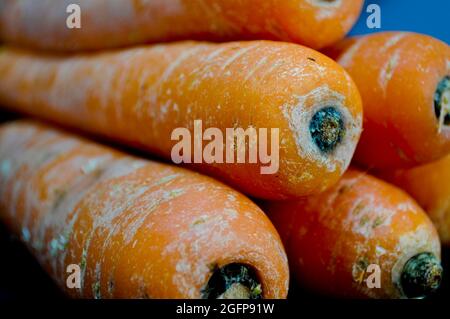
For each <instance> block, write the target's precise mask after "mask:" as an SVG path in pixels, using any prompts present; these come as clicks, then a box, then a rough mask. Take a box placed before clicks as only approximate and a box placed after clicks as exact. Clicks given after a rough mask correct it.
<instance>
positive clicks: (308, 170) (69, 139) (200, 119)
mask: <svg viewBox="0 0 450 319" xmlns="http://www.w3.org/2000/svg"><path fill="white" fill-rule="evenodd" d="M69 5H70V8H71V10H73V12H72V11H71V10H69V7H68V6H69ZM362 5H363V1H362V0H358V1H355V0H331V1H323V0H289V1H274V0H268V1H256V0H255V1H254V0H250V1H240V0H208V1H203V0H202V1H200V0H177V1H175V0H167V1H157V0H146V1H144V0H135V1H131V0H111V1H107V2H106V1H101V0H77V1H57V2H54V1H50V0H42V1H34V0H23V1H6V2H1V3H0V41H2V42H4V45H3V46H2V47H0V105H1V106H2V107H4V108H5V110H8V112H12V113H15V114H18V115H19V116H21V117H31V118H33V119H20V120H16V121H11V120H9V121H6V122H5V123H2V124H1V125H0V220H1V221H2V222H3V223H5V224H6V225H7V226H8V227H9V229H11V232H12V233H15V234H16V235H18V237H19V238H20V239H21V240H22V241H23V242H24V243H25V244H26V245H27V247H28V248H29V249H30V251H31V252H32V254H33V255H34V256H35V257H36V259H37V260H38V261H39V263H40V264H41V265H42V267H43V268H44V269H45V270H46V272H47V273H48V274H49V275H50V276H51V277H52V278H53V279H54V280H55V282H56V283H57V284H58V285H59V286H60V288H61V289H62V290H64V291H65V292H66V293H67V295H68V296H71V297H76V298H219V299H222V298H225V299H233V298H239V299H240V298H244V299H259V298H286V297H287V296H288V287H289V286H290V283H289V278H292V279H293V280H295V282H296V285H297V286H300V287H302V288H303V289H305V290H307V291H310V292H314V293H316V294H319V295H325V296H332V297H337V298H424V297H428V296H430V295H432V294H433V293H435V292H436V291H437V290H438V289H439V287H440V284H441V281H442V278H443V276H444V273H445V269H443V266H442V265H441V245H442V244H443V245H444V246H445V247H446V246H448V245H450V209H449V208H450V104H449V100H450V48H449V46H448V45H447V44H445V43H443V42H441V41H439V40H437V39H434V38H432V37H429V36H425V35H420V34H415V33H407V32H385V33H383V32H381V33H376V34H372V35H367V36H360V37H356V38H345V35H346V34H347V32H348V31H349V29H350V28H351V27H352V25H353V24H354V23H355V22H356V20H357V18H358V16H359V13H360V12H361V9H362ZM66 9H67V10H66ZM77 10H80V13H81V16H80V17H78V18H77V17H76V12H77ZM43 17H45V18H43ZM68 19H75V20H73V21H69V20H68ZM77 19H80V22H81V26H80V28H77V27H76V26H75V27H68V26H66V24H67V23H69V22H70V23H74V21H75V22H76V20H77ZM206 41H214V42H206ZM319 49H320V50H321V52H318V51H316V50H319ZM42 121H47V122H42ZM199 123H200V124H199ZM55 125H58V126H59V127H54V126H55ZM180 129H181V130H182V129H184V130H187V131H188V132H190V134H191V135H192V136H194V137H193V138H192V139H189V140H188V141H187V144H186V145H187V146H186V147H187V148H184V147H183V148H181V147H180V146H179V145H180V144H177V142H179V138H181V137H184V135H183V134H184V133H180V132H185V131H180ZM239 129H240V130H241V131H242V132H244V133H245V134H246V135H245V137H244V138H243V139H241V140H240V139H239V137H237V136H236V135H234V136H233V135H231V139H230V138H229V137H228V136H226V132H229V131H230V130H231V131H234V132H236V131H237V130H239ZM265 129H269V131H268V133H264V132H265V131H264V130H265ZM271 129H272V130H271ZM274 129H275V130H274ZM66 130H73V131H71V132H67V131H66ZM197 130H200V131H202V132H201V133H202V134H203V135H202V136H201V137H200V140H199V139H198V138H197V137H195V134H196V133H195V132H197ZM203 130H204V133H203ZM217 131H219V132H222V134H223V136H222V134H220V135H221V136H222V137H223V139H222V138H218V133H217ZM213 132H214V133H213ZM251 132H256V133H257V134H259V138H261V137H263V139H262V140H261V139H257V138H256V137H255V138H254V139H253V138H252V135H251ZM86 133H87V134H89V137H86V136H80V134H86ZM94 138H100V139H101V141H102V143H103V144H107V145H102V144H99V142H98V141H97V142H94V141H92V140H91V139H94ZM202 138H203V139H204V140H201V139H202ZM215 138H218V139H217V140H216V139H215ZM230 140H231V142H230ZM265 140H267V142H268V144H269V145H265V144H264V142H266V141H265ZM208 141H214V142H211V143H210V144H208ZM229 142H230V143H229ZM108 144H110V145H108ZM241 144H242V145H243V146H244V147H245V150H246V152H245V153H244V155H243V156H242V157H241V156H240V154H239V145H241ZM114 146H116V147H117V146H124V147H125V150H122V151H118V150H115V149H114V148H113V147H114ZM205 146H206V148H205ZM133 149H134V150H139V151H140V152H139V156H137V155H135V154H134V155H132V154H126V153H127V152H132V150H133ZM186 149H190V150H192V151H193V152H192V153H191V152H186ZM206 149H208V150H209V155H210V157H213V158H214V159H217V158H222V159H226V160H228V159H232V160H231V161H226V160H223V161H217V160H211V158H209V160H208V159H205V158H204V157H205V154H207V152H206ZM251 150H258V152H257V153H256V155H255V156H253V155H252V153H251ZM212 154H213V155H212ZM147 155H148V156H154V157H156V160H158V159H159V160H163V161H166V162H168V163H159V162H157V161H155V159H152V160H150V159H145V158H144V157H146V156H147ZM171 162H172V163H171ZM180 164H182V165H183V166H185V167H186V168H184V167H175V166H177V165H178V166H179V165H180ZM188 169H191V170H188ZM192 170H193V171H196V172H193V171H192ZM246 195H248V196H252V198H254V199H255V201H257V203H258V204H256V203H255V202H254V201H252V200H251V199H249V198H248V197H246ZM77 269H78V270H79V271H80V274H79V276H78V277H76V276H75V277H74V276H70V274H71V271H77ZM77 278H78V279H79V286H76V285H75V286H76V287H73V285H71V281H73V280H75V281H76V279H77ZM75 281H74V282H75ZM74 282H72V284H73V283H74Z"/></svg>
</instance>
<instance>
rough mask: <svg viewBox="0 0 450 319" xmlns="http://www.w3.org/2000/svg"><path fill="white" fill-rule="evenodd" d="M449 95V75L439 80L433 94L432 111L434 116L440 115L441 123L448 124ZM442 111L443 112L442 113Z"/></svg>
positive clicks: (449, 118) (449, 115)
mask: <svg viewBox="0 0 450 319" xmlns="http://www.w3.org/2000/svg"><path fill="white" fill-rule="evenodd" d="M449 95H450V76H449V75H447V76H446V77H444V78H443V79H442V80H441V82H439V84H438V86H437V89H436V93H435V94H434V111H435V113H436V117H437V118H438V119H440V118H441V117H442V116H443V117H444V119H443V124H444V125H450V111H449V110H448V108H449V100H448V99H449ZM442 112H444V114H442Z"/></svg>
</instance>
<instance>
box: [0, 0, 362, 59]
mask: <svg viewBox="0 0 450 319" xmlns="http://www.w3.org/2000/svg"><path fill="white" fill-rule="evenodd" d="M69 4H72V5H74V4H75V5H79V6H80V12H81V15H80V20H79V21H80V23H81V25H80V28H74V29H71V28H68V27H67V22H69V26H71V23H73V22H77V21H76V19H74V16H73V15H70V14H69V13H67V8H68V5H69ZM362 5H363V0H343V1H342V0H341V1H339V0H331V1H323V0H285V1H278V0H265V1H260V0H247V1H241V0H208V1H205V0H165V1H161V0H150V1H148V0H134V1H131V0H110V1H101V0H97V1H94V0H73V1H49V0H47V1H35V0H22V1H6V3H4V4H3V10H2V11H0V32H1V33H0V36H1V38H3V39H4V40H5V41H6V42H10V43H13V44H16V45H21V46H27V47H31V48H34V49H44V50H58V51H77V50H93V49H105V48H114V47H122V46H129V45H133V44H141V43H148V42H162V41H168V40H181V39H201V40H219V41H224V40H231V39H235V40H239V39H267V40H284V41H289V42H296V43H299V44H304V45H307V46H309V47H312V48H316V49H317V48H322V47H324V46H328V45H331V44H333V43H335V42H337V41H338V40H340V39H342V38H343V37H344V36H345V34H346V33H347V32H348V31H349V30H350V28H351V27H352V26H353V24H354V23H355V22H356V20H357V19H358V17H359V14H360V12H361V8H362ZM69 9H70V10H69V11H70V12H72V13H76V11H72V10H73V9H71V8H69ZM42 17H45V19H43V18H42ZM71 27H72V26H71Z"/></svg>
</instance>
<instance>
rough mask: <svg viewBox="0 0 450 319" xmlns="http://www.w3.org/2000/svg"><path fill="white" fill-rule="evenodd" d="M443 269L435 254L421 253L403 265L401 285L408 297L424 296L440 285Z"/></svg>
mask: <svg viewBox="0 0 450 319" xmlns="http://www.w3.org/2000/svg"><path fill="white" fill-rule="evenodd" d="M442 273H443V269H442V266H441V264H440V262H439V260H438V259H437V258H436V256H435V255H433V254H431V253H421V254H418V255H416V256H414V257H412V258H411V259H409V260H408V262H407V263H406V264H405V266H404V267H403V271H402V274H401V278H400V280H401V286H402V289H403V292H404V293H405V295H406V297H408V298H424V297H427V296H429V295H430V294H432V293H433V292H434V291H436V290H437V289H438V288H439V286H440V285H441V281H442Z"/></svg>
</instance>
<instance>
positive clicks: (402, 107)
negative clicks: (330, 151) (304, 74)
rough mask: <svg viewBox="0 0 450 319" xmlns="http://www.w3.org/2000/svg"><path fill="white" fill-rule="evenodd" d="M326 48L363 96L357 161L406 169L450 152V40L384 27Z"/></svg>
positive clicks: (373, 165) (366, 164)
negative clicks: (379, 31)
mask: <svg viewBox="0 0 450 319" xmlns="http://www.w3.org/2000/svg"><path fill="white" fill-rule="evenodd" d="M324 52H325V53H326V54H327V55H329V56H330V57H332V58H334V59H335V60H336V61H337V62H339V63H340V64H341V65H342V66H343V67H344V68H345V69H346V70H347V71H348V72H349V74H350V75H351V76H352V78H353V79H354V80H355V82H356V84H357V86H358V89H359V91H360V93H361V96H362V99H363V105H364V132H363V134H362V137H361V141H360V143H359V145H358V149H357V151H356V154H355V161H356V162H357V163H358V164H360V165H361V166H364V167H366V168H374V169H380V170H381V169H391V168H407V167H413V166H417V165H420V164H425V163H428V162H431V161H434V160H437V159H439V158H440V157H442V156H444V155H446V154H447V153H448V152H450V120H449V119H450V115H448V113H450V106H449V105H448V100H449V96H450V47H449V46H448V45H447V44H445V43H443V42H441V41H439V40H437V39H434V38H432V37H429V36H425V35H421V34H414V33H406V32H381V33H376V34H372V35H367V36H361V37H355V38H349V39H346V40H344V41H342V42H340V43H338V44H337V45H335V46H334V47H331V48H329V49H327V50H324ZM368 61H370V62H368ZM446 77H447V78H448V80H445V79H446ZM443 87H446V90H443ZM445 91H446V92H445ZM437 96H439V101H438V102H436V101H435V100H436V97H437ZM445 96H446V97H445ZM444 101H447V103H444ZM445 104H446V106H445ZM437 108H439V110H438V109H437ZM440 109H442V112H441V111H440ZM444 112H445V113H447V115H446V116H445V114H444ZM441 114H442V115H443V116H442V118H441V116H440V115H441Z"/></svg>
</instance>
